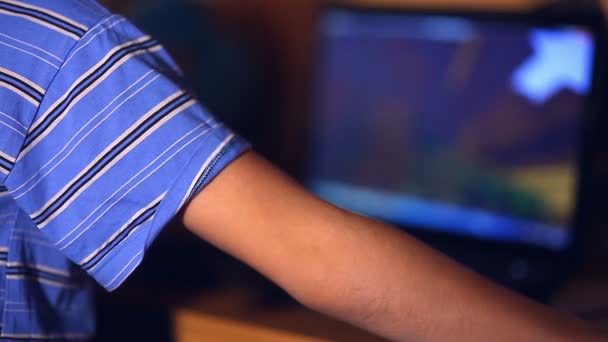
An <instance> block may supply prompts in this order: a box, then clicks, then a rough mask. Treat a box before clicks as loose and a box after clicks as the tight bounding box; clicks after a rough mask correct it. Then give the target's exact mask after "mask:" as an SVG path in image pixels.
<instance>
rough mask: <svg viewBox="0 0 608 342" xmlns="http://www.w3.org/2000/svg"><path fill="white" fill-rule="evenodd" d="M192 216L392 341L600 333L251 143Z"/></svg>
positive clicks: (222, 241)
mask: <svg viewBox="0 0 608 342" xmlns="http://www.w3.org/2000/svg"><path fill="white" fill-rule="evenodd" d="M184 223H185V225H186V226H187V227H188V228H189V229H190V230H192V231H193V232H194V233H196V234H197V235H198V236H200V237H201V238H203V239H205V240H208V241H209V242H211V243H213V244H215V245H216V246H218V247H219V248H221V249H223V250H225V251H226V252H228V253H230V254H232V255H234V256H236V257H237V258H239V259H241V260H242V261H244V262H246V263H247V264H249V265H251V266H253V267H254V268H256V269H257V270H258V271H260V272H261V273H262V274H264V275H265V276H267V277H269V278H270V279H272V280H273V281H274V282H276V283H277V284H278V285H280V286H281V287H283V288H284V289H285V290H287V291H288V292H289V293H290V294H291V295H292V296H294V297H295V298H296V299H297V300H299V301H300V302H302V303H303V304H305V305H307V306H309V307H311V308H313V309H316V310H318V311H321V312H324V313H326V314H329V315H332V316H334V317H337V318H339V319H342V320H345V321H348V322H351V323H353V324H355V325H357V326H360V327H363V328H366V329H368V330H369V331H372V332H374V333H376V334H379V335H381V336H384V337H387V338H389V339H392V340H407V341H422V340H424V341H573V340H579V341H583V340H584V341H592V340H594V338H595V339H598V340H599V339H600V337H599V336H596V335H594V332H592V331H591V330H588V328H587V327H586V325H585V324H583V323H582V322H580V321H578V320H576V319H574V318H571V317H567V316H564V315H561V314H558V313H557V312H554V311H551V310H549V309H547V308H545V307H543V306H541V305H538V304H536V303H533V302H531V301H529V300H527V299H525V298H523V297H520V296H519V295H516V294H514V293H511V292H509V291H507V290H505V289H502V288H500V287H498V286H495V285H493V284H491V283H489V282H487V281H485V280H484V279H482V278H481V277H479V276H477V275H475V274H474V273H472V272H469V271H468V270H466V269H465V268H463V267H461V266H459V265H457V264H455V263H454V262H452V261H450V260H449V259H448V258H446V257H444V256H442V255H440V254H439V253H437V252H435V251H433V250H432V249H430V248H428V247H426V246H425V245H423V244H422V243H420V242H418V241H416V240H415V239H413V238H411V237H409V236H407V235H406V234H404V233H402V232H400V231H398V230H396V229H393V228H391V227H389V226H387V225H384V224H382V223H379V222H377V221H374V220H371V219H368V218H364V217H361V216H358V215H355V214H352V213H348V212H345V211H343V210H341V209H338V208H336V207H333V206H332V205H330V204H328V203H326V202H324V201H321V200H319V199H317V198H315V197H314V196H312V195H310V194H309V193H308V192H306V191H305V190H304V189H302V188H301V187H300V186H298V185H297V184H296V183H294V182H293V181H292V180H291V179H289V178H288V177H287V176H285V175H284V174H283V173H282V172H280V171H278V170H277V169H276V168H274V167H273V166H271V165H270V164H269V163H267V162H265V161H264V160H263V159H262V158H260V157H258V156H257V155H256V154H255V153H253V152H249V153H246V154H245V155H243V156H242V157H240V158H238V159H237V160H236V161H234V162H233V163H232V164H231V165H230V166H228V167H227V168H226V169H225V170H224V171H223V172H221V173H220V174H219V175H218V177H217V178H216V179H215V180H214V181H213V182H212V183H211V184H209V185H208V186H207V187H206V188H205V189H204V190H203V191H202V192H201V193H200V194H198V195H197V196H196V197H195V198H194V199H193V201H192V202H191V203H190V204H189V205H188V206H187V207H186V210H185V212H184Z"/></svg>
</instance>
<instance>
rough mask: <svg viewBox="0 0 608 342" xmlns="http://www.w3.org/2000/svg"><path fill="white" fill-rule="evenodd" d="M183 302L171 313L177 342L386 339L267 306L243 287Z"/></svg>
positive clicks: (296, 308)
mask: <svg viewBox="0 0 608 342" xmlns="http://www.w3.org/2000/svg"><path fill="white" fill-rule="evenodd" d="M183 303H184V304H182V305H179V306H177V307H175V309H174V310H173V318H174V329H175V336H176V341H177V342H190V341H202V340H204V341H218V342H219V341H257V339H258V338H259V341H286V342H287V341H293V342H299V341H348V342H381V341H384V340H383V339H381V338H378V337H375V336H373V335H371V334H369V333H367V332H365V331H363V330H361V329H358V328H356V327H353V326H351V325H349V324H346V323H343V322H340V321H337V320H334V319H332V318H329V317H327V316H325V315H322V314H319V313H316V312H314V311H311V310H308V309H306V308H304V307H303V306H301V305H299V304H297V303H295V302H288V303H284V304H282V305H270V306H269V305H266V304H263V303H261V302H260V301H259V297H258V296H257V294H256V293H255V292H254V291H250V290H247V289H244V288H241V289H228V290H222V291H216V292H213V293H203V294H201V295H198V296H193V297H192V298H191V299H190V300H187V301H184V302H183ZM250 336H251V337H250Z"/></svg>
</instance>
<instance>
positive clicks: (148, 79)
mask: <svg viewBox="0 0 608 342" xmlns="http://www.w3.org/2000/svg"><path fill="white" fill-rule="evenodd" d="M180 79H181V75H180V71H179V69H178V68H177V67H176V65H175V64H174V62H173V61H172V60H171V58H170V57H169V56H168V55H167V53H166V52H165V51H164V50H163V48H162V47H161V46H160V45H159V44H158V42H157V41H155V40H154V39H152V38H151V37H149V36H147V35H145V34H144V33H142V32H140V31H139V30H138V29H137V28H136V27H134V26H133V25H131V24H130V23H129V22H128V21H127V20H125V19H124V18H122V17H120V16H118V15H113V14H111V13H109V12H108V11H107V10H106V9H105V8H103V7H102V6H100V5H99V4H97V3H96V2H94V1H92V0H55V1H45V0H20V1H13V0H0V279H2V281H0V308H1V310H0V315H1V318H0V323H1V324H2V325H1V326H0V329H1V330H0V337H1V338H2V339H3V340H73V339H86V338H88V337H90V336H91V334H92V333H93V331H94V325H95V324H94V323H95V321H94V317H93V308H92V300H91V287H90V285H91V284H90V282H89V279H90V278H91V276H92V278H94V279H95V280H96V281H97V282H98V283H99V284H101V285H102V286H103V287H105V288H106V289H108V290H113V289H115V288H116V287H118V286H119V285H120V284H121V283H122V282H123V281H124V280H125V278H127V276H128V275H129V274H130V273H131V272H132V271H133V270H134V269H135V268H136V267H137V265H138V264H139V263H140V262H141V260H142V258H143V256H144V254H145V251H146V249H147V247H148V246H149V245H150V244H151V243H152V241H153V240H154V238H155V237H156V236H157V235H158V233H159V231H160V230H161V229H162V227H163V226H164V225H165V224H166V223H167V222H168V221H169V220H170V219H171V218H172V217H173V216H174V215H175V214H176V212H178V211H179V209H180V208H181V207H182V206H183V205H184V203H186V202H187V201H188V200H189V199H190V198H191V197H192V196H193V195H194V194H196V193H197V192H198V191H199V190H200V189H201V188H202V187H204V186H205V184H207V183H208V182H209V181H210V180H211V179H212V178H213V177H214V176H215V175H216V174H217V173H218V172H220V171H221V170H222V169H223V168H224V167H225V166H226V165H227V164H228V163H230V162H231V161H232V160H234V158H236V157H237V156H238V155H239V154H240V153H242V152H243V151H244V150H245V149H246V148H247V144H246V143H245V142H243V141H242V140H241V139H240V138H238V137H236V136H235V135H234V134H232V133H231V132H230V130H229V129H227V128H226V127H224V126H223V125H222V124H220V123H219V122H217V121H216V120H215V119H214V118H213V117H212V116H210V115H209V114H208V113H207V112H206V111H205V109H204V108H202V107H201V105H200V104H199V103H197V101H196V100H195V99H194V98H192V96H191V95H190V94H189V93H188V92H187V91H185V90H183V87H181V86H180Z"/></svg>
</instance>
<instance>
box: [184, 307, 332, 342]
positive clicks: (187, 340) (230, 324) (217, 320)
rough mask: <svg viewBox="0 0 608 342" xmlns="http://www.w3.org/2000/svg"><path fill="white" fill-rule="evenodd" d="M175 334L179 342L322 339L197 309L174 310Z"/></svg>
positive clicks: (309, 341)
mask: <svg viewBox="0 0 608 342" xmlns="http://www.w3.org/2000/svg"><path fill="white" fill-rule="evenodd" d="M174 317H175V334H176V336H175V338H176V341H178V342H198V341H207V342H223V341H249V342H258V341H259V342H320V341H324V340H322V339H319V338H313V337H309V336H304V335H298V334H295V333H290V332H287V331H284V330H276V329H270V328H266V327H262V326H259V325H253V324H248V323H244V322H241V321H237V320H231V319H227V318H222V317H216V316H211V315H206V314H203V313H201V312H199V311H196V310H188V309H181V310H177V311H176V312H175V316H174Z"/></svg>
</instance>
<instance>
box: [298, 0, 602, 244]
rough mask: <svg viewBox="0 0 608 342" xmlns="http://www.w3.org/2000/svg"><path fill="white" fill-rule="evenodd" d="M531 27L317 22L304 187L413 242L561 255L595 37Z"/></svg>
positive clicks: (554, 26) (330, 12)
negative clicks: (471, 243) (444, 241)
mask: <svg viewBox="0 0 608 342" xmlns="http://www.w3.org/2000/svg"><path fill="white" fill-rule="evenodd" d="M533 18H535V17H530V16H528V17H527V16H525V15H488V14H486V15H483V14H479V13H468V14H467V13H449V12H437V11H433V12H419V11H404V10H395V11H390V10H370V9H361V8H358V9H352V8H343V7H331V8H327V9H325V10H324V11H323V13H322V14H321V17H320V20H319V54H318V64H317V69H316V72H315V81H314V88H313V89H314V91H313V94H314V96H313V106H312V113H311V117H310V123H309V127H308V128H309V129H308V135H307V136H308V141H307V155H306V171H305V176H304V179H303V181H304V182H305V184H306V185H307V186H308V187H309V188H310V189H312V190H313V191H314V192H315V193H317V194H318V195H320V196H321V197H323V198H325V199H327V200H328V201H330V202H333V203H334V204H336V205H338V206H340V207H343V208H345V209H348V210H351V211H355V212H358V213H361V214H364V215H368V216H372V217H375V218H378V219H381V220H385V221H387V222H390V223H392V224H395V225H398V226H402V227H408V228H412V229H413V230H414V231H416V230H424V231H432V232H436V233H438V234H448V235H454V236H461V237H467V238H470V239H474V240H477V241H492V242H497V243H501V244H505V245H518V246H528V247H530V248H539V249H544V250H548V251H556V252H559V251H563V250H566V249H567V248H569V246H571V243H572V240H573V232H574V231H575V221H576V216H577V211H578V210H577V208H578V205H579V201H578V199H579V196H578V195H579V193H580V191H579V190H580V182H581V169H582V168H581V162H582V158H583V153H582V151H583V144H584V138H585V137H584V134H583V132H585V126H586V125H587V122H588V116H589V115H590V114H591V113H590V112H589V108H590V106H589V105H590V98H591V97H590V94H591V93H592V88H593V85H594V70H595V67H596V62H597V61H596V58H597V46H598V37H597V36H596V31H595V28H594V27H593V26H589V25H586V24H584V23H583V22H580V23H579V22H577V21H574V22H575V23H573V22H570V21H568V20H545V21H543V20H540V19H538V18H536V19H533Z"/></svg>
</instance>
